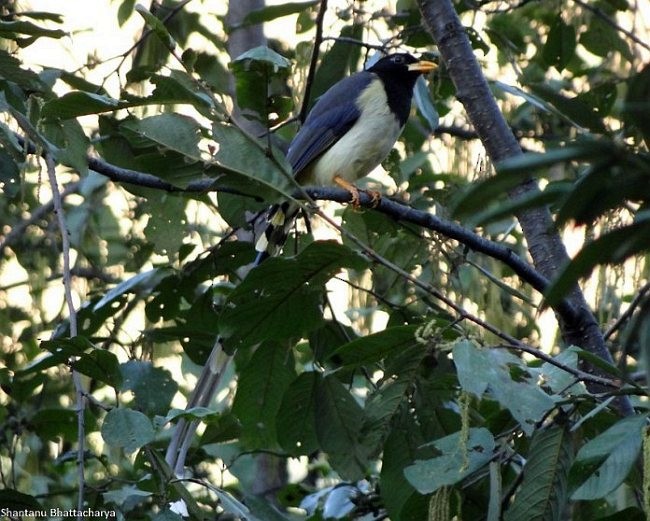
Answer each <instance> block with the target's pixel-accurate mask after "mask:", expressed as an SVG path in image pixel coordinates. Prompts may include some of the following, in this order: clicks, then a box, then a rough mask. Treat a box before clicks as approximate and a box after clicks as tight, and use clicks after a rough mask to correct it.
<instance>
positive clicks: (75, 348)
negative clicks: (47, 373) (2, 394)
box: [19, 336, 93, 374]
mask: <svg viewBox="0 0 650 521" xmlns="http://www.w3.org/2000/svg"><path fill="white" fill-rule="evenodd" d="M41 348H43V349H47V350H48V351H49V352H50V354H48V355H45V356H44V357H40V358H36V359H34V360H32V361H31V362H29V363H27V364H25V365H24V366H23V368H22V369H21V370H20V371H19V374H28V373H33V372H37V371H42V370H43V369H47V368H48V367H55V366H57V365H59V364H67V363H68V361H69V360H70V359H71V358H73V357H75V356H80V355H82V354H83V353H84V352H85V351H87V350H88V349H93V345H92V343H91V342H90V340H88V339H87V338H85V337H83V336H76V337H72V338H57V339H55V340H44V341H42V342H41Z"/></svg>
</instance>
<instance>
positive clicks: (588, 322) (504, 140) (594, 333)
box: [418, 0, 633, 414]
mask: <svg viewBox="0 0 650 521" xmlns="http://www.w3.org/2000/svg"><path fill="white" fill-rule="evenodd" d="M418 5H419V7H420V11H421V12H422V17H423V19H424V21H425V23H426V25H427V27H428V30H429V32H430V33H431V35H432V36H433V38H434V40H435V41H436V42H437V44H438V50H439V51H440V55H441V57H442V59H443V61H444V62H445V65H446V67H447V70H448V71H449V75H450V77H451V79H452V81H453V82H454V85H455V86H456V91H457V98H458V100H459V101H460V102H461V103H462V104H463V106H464V107H465V110H466V111H467V115H468V117H469V119H470V121H471V123H472V125H473V126H474V129H475V130H476V133H477V134H478V136H479V138H480V139H481V141H482V143H483V145H484V146H485V150H486V151H487V154H488V156H489V157H490V159H491V160H492V162H494V163H498V162H499V161H503V160H504V159H507V158H510V157H514V156H517V155H519V154H522V150H521V147H520V146H519V144H518V142H517V140H516V138H515V136H514V134H513V133H512V131H511V130H510V127H509V126H508V124H507V122H506V120H505V118H504V117H503V114H501V111H500V110H499V107H498V106H497V104H496V100H495V99H494V97H493V96H492V93H491V92H490V89H489V86H488V83H487V81H486V79H485V77H484V75H483V73H482V71H481V68H480V66H479V64H478V62H477V60H476V58H475V56H474V53H473V50H472V47H471V45H470V42H469V38H468V37H467V34H466V32H465V28H464V27H463V25H462V24H461V22H460V19H459V18H458V15H457V14H456V11H455V10H454V8H453V6H452V4H451V2H450V0H418ZM537 190H538V187H537V184H536V182H535V181H534V180H532V179H528V180H526V179H522V184H521V185H519V187H517V188H516V189H515V190H513V191H512V192H511V193H510V194H509V195H510V196H511V197H519V196H521V195H522V194H526V193H531V192H534V191H537ZM517 218H518V219H519V223H520V225H521V228H522V231H523V233H524V237H525V238H526V242H527V243H528V249H529V251H530V255H531V257H532V259H533V263H534V264H535V267H536V269H537V270H538V271H539V272H540V273H541V274H542V275H544V276H545V277H547V278H548V279H553V278H554V277H555V275H556V274H557V270H558V268H560V267H562V266H564V265H566V263H568V262H569V256H568V254H567V252H566V249H565V247H564V244H563V242H562V239H561V238H560V235H559V233H558V231H557V229H556V228H555V225H554V223H553V219H552V217H551V214H550V212H549V210H548V208H546V207H543V208H535V209H530V210H525V211H522V212H520V213H519V214H518V215H517ZM567 300H568V301H569V303H570V304H571V306H572V308H573V310H571V312H566V311H565V310H562V309H559V308H558V309H555V310H554V311H555V313H556V316H557V318H558V321H559V324H560V330H561V332H562V337H563V339H564V341H565V342H566V343H567V344H569V345H576V346H579V347H582V348H583V349H585V350H587V351H589V352H591V353H594V354H596V355H598V356H599V357H601V358H602V359H604V360H606V361H607V362H610V363H612V357H611V355H610V353H609V351H608V350H607V348H606V346H605V340H604V337H603V334H602V332H601V330H600V328H599V326H598V323H597V322H596V319H595V317H594V315H593V313H592V312H591V310H590V308H589V306H588V305H587V303H586V301H585V298H584V295H583V293H582V291H581V290H580V288H579V287H578V286H577V285H576V286H575V287H574V288H573V290H572V291H571V293H570V294H569V295H567ZM587 370H589V371H590V372H597V371H596V370H595V369H594V368H593V367H589V368H587ZM592 390H593V391H602V390H603V389H592ZM618 407H619V410H620V411H621V412H622V413H623V414H631V413H632V412H633V411H632V406H631V404H630V402H629V400H628V399H627V398H622V399H620V400H619V402H618Z"/></svg>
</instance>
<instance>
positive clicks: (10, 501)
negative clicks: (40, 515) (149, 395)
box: [0, 488, 43, 515]
mask: <svg viewBox="0 0 650 521" xmlns="http://www.w3.org/2000/svg"><path fill="white" fill-rule="evenodd" d="M0 505H2V506H3V507H4V508H9V509H11V510H14V509H15V510H25V509H29V510H42V509H43V507H42V505H41V504H40V503H39V502H38V501H37V500H36V498H35V497H33V496H30V495H28V494H23V493H22V492H18V491H17V490H13V489H10V488H8V489H4V490H0ZM3 515H4V514H3Z"/></svg>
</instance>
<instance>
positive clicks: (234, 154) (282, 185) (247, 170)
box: [212, 124, 297, 200]
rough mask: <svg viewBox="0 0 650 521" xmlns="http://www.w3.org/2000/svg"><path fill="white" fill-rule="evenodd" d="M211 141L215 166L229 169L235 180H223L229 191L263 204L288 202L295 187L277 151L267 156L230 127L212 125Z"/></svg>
mask: <svg viewBox="0 0 650 521" xmlns="http://www.w3.org/2000/svg"><path fill="white" fill-rule="evenodd" d="M212 137H213V139H214V140H215V141H216V142H217V143H219V151H218V152H217V154H216V156H215V158H216V160H217V161H218V163H219V165H222V166H224V167H226V168H228V169H230V170H231V171H232V172H233V173H234V174H236V175H237V177H238V179H237V178H233V176H231V177H230V178H229V177H226V176H223V177H222V178H219V181H220V182H221V181H222V180H223V181H224V182H225V183H228V182H231V186H232V187H233V188H237V189H240V190H241V191H243V192H244V193H250V194H251V195H255V196H257V197H261V198H264V199H267V200H275V199H278V198H283V199H290V198H291V196H292V193H293V192H294V190H295V189H296V188H297V184H296V183H295V181H294V180H293V175H291V174H290V172H291V167H290V166H289V164H288V163H287V162H286V159H285V158H284V156H280V153H279V152H277V151H269V153H268V154H267V153H266V151H265V149H264V148H263V147H262V145H261V144H260V143H257V142H254V141H252V140H251V138H249V137H247V136H246V135H244V133H243V132H242V131H241V130H240V129H238V128H236V127H233V126H229V125H222V124H215V125H214V126H213V127H212Z"/></svg>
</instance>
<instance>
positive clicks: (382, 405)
mask: <svg viewBox="0 0 650 521" xmlns="http://www.w3.org/2000/svg"><path fill="white" fill-rule="evenodd" d="M402 376H404V375H403V374H400V377H398V379H397V380H396V381H392V382H390V383H388V384H386V385H384V386H382V387H381V388H380V389H378V390H376V391H374V392H373V393H372V394H371V395H370V396H369V397H368V399H367V400H366V404H365V407H364V413H365V414H364V420H363V428H362V430H361V434H362V438H363V440H364V445H365V446H366V448H367V449H368V451H369V453H370V455H371V456H374V455H376V454H378V453H379V452H381V449H382V446H383V442H384V441H385V439H386V437H387V435H388V432H389V429H390V427H391V423H392V420H393V418H395V416H396V415H397V414H398V413H399V410H400V407H401V406H402V405H403V404H404V403H405V402H407V401H408V397H407V390H408V389H409V387H410V386H411V385H412V381H411V379H409V378H402Z"/></svg>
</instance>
